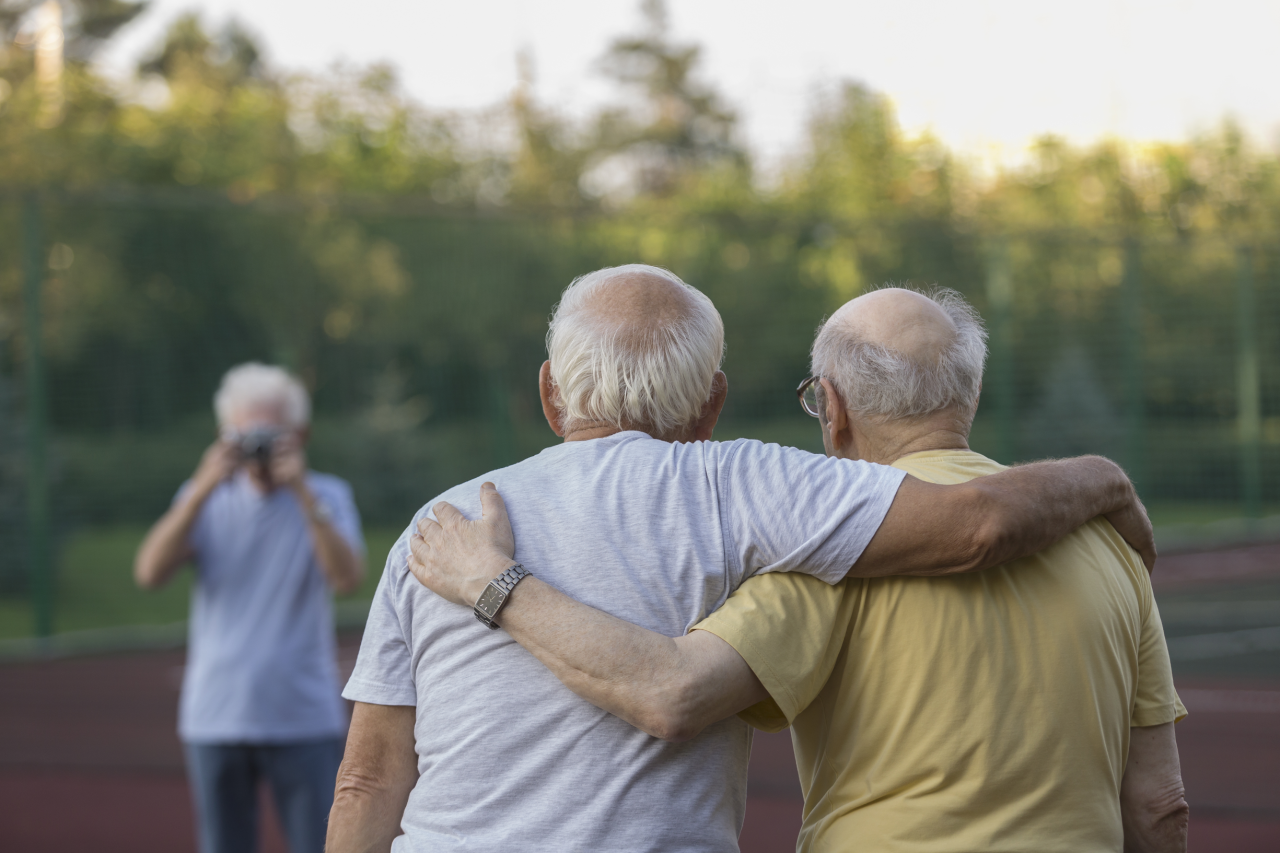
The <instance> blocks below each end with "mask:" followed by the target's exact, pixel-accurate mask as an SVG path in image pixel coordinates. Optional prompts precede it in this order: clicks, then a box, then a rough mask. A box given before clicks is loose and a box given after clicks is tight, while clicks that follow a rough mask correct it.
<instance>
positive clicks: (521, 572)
mask: <svg viewBox="0 0 1280 853" xmlns="http://www.w3.org/2000/svg"><path fill="white" fill-rule="evenodd" d="M530 574H531V572H530V571H529V570H528V569H526V568H525V567H524V566H522V565H520V564H519V563H516V564H515V565H514V566H510V567H509V568H508V569H507V570H506V571H505V572H503V573H502V574H500V575H498V576H497V577H496V578H494V579H493V580H491V581H489V585H488V586H486V587H485V588H484V592H482V593H480V599H479V600H478V601H476V606H475V608H474V610H475V614H476V618H477V619H479V620H480V621H481V622H483V623H484V624H485V625H487V626H489V627H490V628H497V627H498V623H497V622H494V621H493V620H494V619H496V618H497V616H498V612H499V611H500V610H502V607H503V605H505V604H506V603H507V597H508V596H510V595H511V590H513V589H515V588H516V584H518V583H520V581H522V580H524V579H525V578H527V577H528V576H529V575H530Z"/></svg>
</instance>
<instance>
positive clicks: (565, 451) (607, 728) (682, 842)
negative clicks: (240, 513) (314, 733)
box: [346, 432, 904, 853]
mask: <svg viewBox="0 0 1280 853" xmlns="http://www.w3.org/2000/svg"><path fill="white" fill-rule="evenodd" d="M903 477H904V474H903V472H902V471H899V470H897V469H894V468H886V467H883V466H880V465H871V464H869V463H866V462H851V461H848V460H845V459H828V458H826V457H823V456H815V455H814V454H812V453H805V452H803V451H801V450H795V449H794V448H786V447H779V446H778V445H776V444H761V443H760V442H758V441H747V440H739V441H733V442H705V441H700V442H694V443H688V444H677V443H668V442H665V441H658V440H656V439H653V438H650V437H649V436H647V435H645V434H643V433H639V432H623V433H618V434H617V435H613V436H609V437H607V438H598V439H595V440H593V441H572V442H567V443H565V444H559V445H556V446H555V447H552V448H549V449H547V450H544V451H543V452H542V453H540V454H538V455H537V456H534V457H531V458H529V459H526V460H524V461H523V462H520V463H518V464H516V465H513V466H511V467H509V468H504V469H502V470H501V471H493V472H491V473H489V474H486V475H485V477H484V478H478V479H475V480H472V481H471V482H469V483H464V484H463V485H461V486H457V487H455V488H453V489H450V490H449V491H447V492H445V493H444V494H443V495H441V496H440V498H439V499H440V500H447V501H449V502H451V503H452V504H454V505H455V506H457V507H458V509H460V510H461V511H462V512H463V513H465V514H466V515H467V516H468V517H469V518H478V517H479V515H480V512H479V506H478V503H479V498H480V483H481V482H482V480H483V479H491V480H493V482H494V483H495V484H496V485H497V487H498V491H499V492H500V493H501V494H502V496H503V498H504V499H505V500H506V502H507V509H508V511H509V512H510V515H511V526H512V529H513V531H514V532H515V538H516V553H515V556H516V559H518V560H520V561H521V562H522V563H524V565H525V568H527V569H529V570H530V571H531V572H533V573H534V574H535V575H537V576H538V577H539V578H541V579H542V580H544V581H546V582H547V583H549V584H551V585H552V586H555V587H557V588H558V589H561V590H564V591H565V592H566V593H568V594H569V595H571V596H573V597H575V598H577V599H578V600H579V601H582V602H584V603H586V604H589V605H591V606H593V607H597V608H600V609H601V610H604V611H606V612H608V613H612V614H614V615H615V616H619V617H621V618H623V619H626V620H629V621H631V622H635V623H636V624H638V625H641V626H643V627H645V628H648V629H650V630H652V631H659V632H661V633H663V634H666V635H668V636H679V635H680V634H683V633H684V632H685V631H687V630H688V629H689V628H691V627H692V626H693V625H695V624H697V623H698V622H699V621H701V620H702V619H703V618H704V617H705V616H706V615H707V614H708V613H710V612H711V611H713V610H715V609H716V608H717V607H719V606H720V605H721V604H722V603H723V602H724V600H725V599H726V598H727V597H728V595H729V593H731V592H733V590H734V589H735V588H737V586H738V585H739V584H740V583H742V581H743V580H744V579H745V578H748V577H750V576H751V575H754V574H758V573H760V572H775V571H801V572H807V573H809V574H812V575H816V576H818V577H820V578H822V579H823V580H825V581H828V582H829V583H836V582H838V581H839V580H840V579H841V578H843V577H844V576H845V574H846V573H847V572H848V571H849V568H850V567H851V566H852V565H853V564H854V563H855V562H857V560H858V557H859V555H861V554H862V550H863V548H865V547H866V545H867V543H868V542H869V541H870V540H871V537H872V536H874V535H875V532H876V530H877V529H878V528H879V527H880V522H881V521H882V520H883V519H884V516H885V513H886V512H887V511H888V509H889V506H890V504H892V503H893V499H894V496H895V495H896V494H897V491H898V486H899V485H900V484H901V483H902V479H903ZM433 504H434V500H433V501H428V502H427V505H426V506H424V507H423V508H422V509H421V510H419V511H418V513H417V515H416V516H415V517H414V521H415V522H416V521H417V520H418V519H420V518H421V517H423V516H424V515H427V514H429V512H430V507H431V506H432V505H433ZM414 529H415V527H414V526H413V525H410V527H409V528H408V529H407V530H405V532H404V534H403V535H402V536H401V537H400V540H399V541H398V542H397V543H396V545H395V547H394V548H392V550H391V554H390V556H389V558H388V559H387V565H386V569H385V570H384V571H383V573H382V581H381V582H380V583H379V585H378V591H377V593H376V594H375V596H374V600H373V604H372V606H371V608H370V611H369V621H368V624H367V625H366V627H365V631H364V639H363V640H362V641H361V643H360V657H359V660H358V661H357V662H356V668H355V672H354V673H353V674H352V676H351V680H350V681H349V682H347V688H346V697H347V698H348V699H352V700H354V701H357V702H369V703H373V704H379V705H415V706H417V714H416V722H415V725H414V739H415V741H416V749H417V755H418V772H419V774H420V775H419V779H418V782H417V784H416V785H415V786H414V789H413V792H412V793H411V794H410V795H409V802H408V805H407V806H406V807H405V812H404V817H403V820H402V822H401V828H402V829H403V830H404V832H405V834H404V835H401V836H400V837H398V838H397V839H396V840H395V842H394V843H393V845H392V850H394V851H395V853H419V851H423V853H426V851H430V853H443V852H444V851H451V853H462V851H493V850H518V851H520V852H521V853H569V852H570V851H608V853H736V851H737V850H738V834H739V833H740V832H741V830H742V820H743V816H744V814H745V812H746V801H747V759H748V757H749V756H750V753H751V731H750V729H749V728H748V727H747V724H746V723H744V722H742V720H740V719H738V718H737V717H731V718H729V719H727V720H721V721H720V722H718V723H715V724H713V725H711V726H708V727H707V728H706V729H705V730H704V731H703V732H702V733H701V734H700V735H698V736H697V737H696V738H694V739H693V740H691V741H689V742H688V743H667V742H665V741H661V740H658V739H657V738H652V737H649V736H648V735H646V734H645V733H644V732H642V731H640V730H639V729H636V728H633V727H632V726H631V725H630V724H629V723H626V722H624V721H623V720H621V719H619V718H618V717H614V716H612V715H611V714H609V713H607V712H605V711H602V710H601V709H599V708H597V707H595V706H594V705H592V704H590V703H589V702H587V701H586V700H584V699H580V698H579V697H577V696H575V695H574V694H573V693H570V692H569V690H568V688H566V687H565V686H564V685H563V684H561V683H560V682H559V681H557V680H556V677H555V676H554V675H552V674H551V672H550V671H549V670H548V669H546V667H544V666H543V665H542V664H540V663H539V662H538V661H537V659H536V658H534V657H533V655H531V654H529V652H527V651H525V650H524V649H523V648H522V647H521V646H518V645H516V643H515V641H514V640H512V639H511V636H510V635H509V634H507V632H506V631H490V630H489V629H488V628H486V627H484V626H483V625H481V624H480V623H479V622H477V621H476V618H475V616H473V615H472V613H471V609H470V608H468V607H459V606H457V605H455V604H450V603H449V602H447V601H445V600H444V599H442V598H438V597H437V596H436V595H435V594H434V593H432V592H431V591H430V590H428V589H427V588H426V587H424V586H423V585H422V584H421V583H419V582H418V579H417V578H415V577H414V576H413V575H411V574H410V573H409V569H408V566H407V558H408V554H409V536H410V535H411V534H412V533H413V531H414Z"/></svg>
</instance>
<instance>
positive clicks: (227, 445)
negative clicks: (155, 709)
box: [134, 363, 364, 853]
mask: <svg viewBox="0 0 1280 853" xmlns="http://www.w3.org/2000/svg"><path fill="white" fill-rule="evenodd" d="M214 409H215V411H216V413H217V417H218V426H219V437H218V440H217V441H215V442H214V443H213V444H212V445H210V447H209V448H208V450H206V451H205V453H204V456H203V458H202V459H201V460H200V464H199V466H198V467H197V468H196V471H195V474H194V475H192V477H191V479H190V480H188V481H187V482H186V483H184V484H183V486H182V488H181V489H180V490H179V491H178V494H177V496H176V497H175V498H174V501H173V505H172V506H171V507H170V509H169V511H168V512H166V513H165V514H164V516H162V517H161V518H160V520H159V521H157V522H156V523H155V525H154V526H153V527H152V528H151V530H150V531H149V532H148V533H147V536H146V538H145V539H144V540H143V542H142V545H141V547H140V548H139V549H138V553H137V557H136V558H135V561H134V579H135V580H136V581H137V583H138V585H139V586H141V587H143V588H144V589H154V588H157V587H159V586H162V585H164V584H165V583H166V582H168V581H169V580H170V579H171V578H172V577H173V576H174V575H175V574H176V573H177V571H178V570H179V569H180V568H181V567H182V566H184V565H186V564H188V563H192V564H194V566H195V571H196V581H195V589H194V591H193V594H192V597H191V619H190V629H189V631H190V633H189V640H188V650H187V666H186V671H185V673H184V676H183V683H182V698H181V702H180V707H179V722H178V733H179V736H180V737H181V739H182V742H183V747H184V751H185V755H186V760H187V771H188V776H189V778H190V782H191V787H192V792H193V796H194V800H195V807H196V817H197V822H198V837H199V841H200V849H201V851H202V853H230V851H235V853H245V851H254V850H256V849H257V844H258V784H259V782H260V781H263V780H265V781H266V782H267V784H268V785H269V786H270V788H271V794H272V799H273V800H274V802H275V805H276V810H277V813H278V814H279V816H280V823H281V825H282V827H283V829H284V832H285V835H286V836H287V837H288V840H289V847H290V849H291V850H292V851H293V853H309V851H315V853H321V851H322V850H323V848H324V835H325V823H326V820H327V817H328V813H329V809H330V807H331V806H332V803H333V785H334V778H335V776H336V775H337V770H338V765H339V763H340V761H341V760H342V752H343V744H344V741H345V736H346V730H347V715H346V708H345V706H344V705H343V702H342V699H341V698H340V694H339V685H338V671H337V660H336V652H335V642H334V629H333V613H332V608H331V606H330V591H331V590H332V591H334V592H337V593H339V594H346V593H350V592H353V591H355V589H356V588H357V587H358V586H359V585H360V582H361V580H362V579H363V576H364V560H363V555H364V542H363V539H362V537H361V533H360V518H359V514H358V513H357V511H356V507H355V502H354V501H353V499H352V496H351V487H350V486H349V485H348V484H347V483H346V482H345V481H343V480H341V479H339V478H338V477H334V476H332V475H329V474H319V473H316V472H314V471H309V470H307V462H306V455H305V453H304V448H305V445H306V442H307V438H308V433H309V423H310V409H311V403H310V400H309V398H308V396H307V392H306V389H304V388H303V386H302V384H301V383H300V382H299V381H298V380H297V379H296V378H295V377H293V376H291V375H290V374H288V373H287V372H285V371H284V370H282V369H281V368H279V367H272V366H267V365H263V364H257V363H251V364H243V365H240V366H238V367H235V368H232V369H231V370H230V371H228V372H227V374H226V376H224V377H223V379H222V384H221V386H220V387H219V389H218V392H217V394H216V395H215V396H214Z"/></svg>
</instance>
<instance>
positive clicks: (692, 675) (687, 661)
mask: <svg viewBox="0 0 1280 853" xmlns="http://www.w3.org/2000/svg"><path fill="white" fill-rule="evenodd" d="M498 622H499V623H500V624H501V625H502V627H503V628H504V629H505V630H506V631H507V633H509V634H510V635H511V637H512V638H513V639H515V640H516V642H518V643H520V645H522V646H524V647H525V648H526V649H528V650H529V651H530V652H531V653H532V654H533V655H534V657H536V658H537V659H538V660H539V661H541V662H542V664H543V665H544V666H546V667H547V668H548V669H550V670H551V672H552V673H553V674H555V676H556V677H557V678H558V679H560V681H561V682H563V683H564V685H565V686H566V687H568V688H569V689H570V690H572V691H573V692H574V693H576V694H578V695H579V696H581V697H582V698H583V699H586V700H587V701H588V702H590V703H592V704H593V705H595V706H597V707H599V708H601V709H603V710H605V711H608V712H609V713H611V714H613V715H615V716H617V717H621V718H622V719H624V720H626V721H627V722H628V723H631V725H633V726H635V727H636V728H638V729H640V730H642V731H644V732H646V733H648V734H650V735H653V736H654V737H660V738H663V739H665V740H672V741H680V740H687V739H689V738H691V737H693V736H694V735H696V734H697V733H698V732H700V731H701V730H702V729H703V728H705V727H706V726H708V725H710V724H711V723H713V722H716V721H718V720H721V719H724V718H725V717H730V716H732V715H733V714H736V713H737V712H738V711H740V710H742V709H743V708H746V707H749V706H750V705H752V704H754V703H755V702H757V701H759V700H760V699H761V698H763V693H764V690H763V687H760V685H759V681H758V680H757V679H756V678H755V676H754V674H752V673H751V671H750V669H749V668H748V667H747V665H746V663H745V662H744V661H742V658H741V657H740V656H738V655H737V653H736V652H734V651H733V650H732V648H731V647H729V646H728V644H727V643H724V641H723V640H720V639H719V638H718V637H714V636H712V635H709V634H705V633H704V632H701V631H695V632H694V633H693V634H691V635H689V636H685V637H679V638H675V639H672V638H671V637H666V636H663V635H662V634H658V633H656V632H654V631H649V630H647V629H645V628H641V627H639V626H637V625H633V624H631V623H630V622H625V621H623V620H621V619H618V618H616V617H614V616H610V615H609V614H607V613H604V612H602V611H600V610H596V609H595V608H593V607H588V606H587V605H585V604H582V603H580V602H578V601H575V600H574V599H572V598H570V597H568V596H566V595H564V594H563V593H561V592H560V591H559V590H556V589H555V588H554V587H552V586H550V585H548V584H546V583H543V582H542V581H540V580H538V579H537V578H536V577H530V578H526V579H525V580H523V581H521V582H520V583H519V585H517V586H516V588H515V590H514V591H513V592H512V594H511V598H510V599H509V600H508V603H507V606H506V607H505V608H504V609H503V611H502V613H501V614H499V617H498ZM713 644H718V645H719V646H720V647H722V648H718V647H713Z"/></svg>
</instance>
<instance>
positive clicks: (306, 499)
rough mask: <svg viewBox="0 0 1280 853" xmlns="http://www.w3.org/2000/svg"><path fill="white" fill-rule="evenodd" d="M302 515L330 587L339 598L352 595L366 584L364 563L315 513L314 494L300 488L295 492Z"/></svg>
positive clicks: (325, 521)
mask: <svg viewBox="0 0 1280 853" xmlns="http://www.w3.org/2000/svg"><path fill="white" fill-rule="evenodd" d="M294 494H295V496H296V497H297V499H298V503H299V504H300V505H301V506H302V513H303V515H304V516H306V518H307V526H308V530H309V533H310V535H311V544H312V547H313V548H314V549H315V554H316V563H318V564H319V566H320V571H321V572H322V573H323V574H324V577H325V580H326V581H328V582H329V586H330V587H332V588H333V590H334V592H336V593H338V594H339V595H349V594H351V593H353V592H355V591H356V589H358V588H359V586H360V582H361V581H363V580H364V561H363V560H361V559H360V556H359V555H358V554H357V553H356V552H355V551H354V550H353V549H352V547H351V546H350V545H348V544H347V540H346V539H344V538H342V534H341V533H339V532H338V531H337V529H336V528H335V527H334V526H333V525H332V524H330V523H329V522H328V521H327V520H323V519H321V518H320V517H319V514H318V513H317V512H316V499H315V496H314V495H313V494H312V493H311V490H310V489H308V488H306V486H305V485H304V486H301V487H299V488H297V489H295V490H294Z"/></svg>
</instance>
